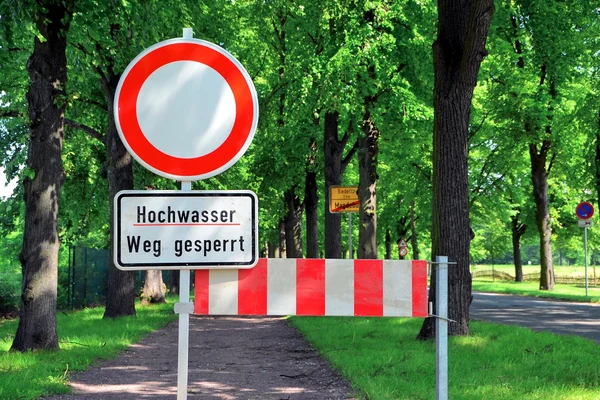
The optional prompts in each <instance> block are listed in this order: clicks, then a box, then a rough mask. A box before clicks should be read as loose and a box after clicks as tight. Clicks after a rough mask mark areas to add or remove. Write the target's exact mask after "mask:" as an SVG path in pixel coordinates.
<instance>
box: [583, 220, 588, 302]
mask: <svg viewBox="0 0 600 400" xmlns="http://www.w3.org/2000/svg"><path fill="white" fill-rule="evenodd" d="M587 230H588V227H587V226H586V227H584V228H583V248H584V252H585V253H584V254H585V255H584V257H585V261H584V265H585V295H586V296H587V295H588V249H587Z"/></svg>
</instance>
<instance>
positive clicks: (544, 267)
mask: <svg viewBox="0 0 600 400" xmlns="http://www.w3.org/2000/svg"><path fill="white" fill-rule="evenodd" d="M550 146H551V142H550V140H548V139H545V140H544V141H543V143H542V146H541V147H540V150H539V152H538V149H537V146H536V145H534V144H530V145H529V158H530V160H531V181H532V183H533V198H534V201H535V209H536V212H535V222H536V225H537V228H538V233H539V237H540V269H541V271H540V290H554V266H553V264H552V244H551V236H552V228H551V227H550V207H549V205H548V174H547V172H546V159H547V156H548V152H549V151H550Z"/></svg>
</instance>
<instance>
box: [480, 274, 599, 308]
mask: <svg viewBox="0 0 600 400" xmlns="http://www.w3.org/2000/svg"><path fill="white" fill-rule="evenodd" d="M473 290H474V291H479V292H493V293H508V294H517V295H521V296H535V297H543V298H552V299H559V300H570V301H580V302H592V303H600V287H588V296H586V295H585V287H582V286H580V285H563V284H558V283H557V284H555V285H554V290H552V291H549V290H540V289H539V283H538V282H499V281H496V282H492V281H491V280H489V279H485V280H484V279H476V280H473Z"/></svg>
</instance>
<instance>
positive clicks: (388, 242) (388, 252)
mask: <svg viewBox="0 0 600 400" xmlns="http://www.w3.org/2000/svg"><path fill="white" fill-rule="evenodd" d="M385 259H386V260H391V259H392V235H391V233H390V229H389V228H388V229H386V230H385Z"/></svg>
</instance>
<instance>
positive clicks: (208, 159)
mask: <svg viewBox="0 0 600 400" xmlns="http://www.w3.org/2000/svg"><path fill="white" fill-rule="evenodd" d="M114 115H115V122H116V125H117V130H118V131H119V135H120V136H121V139H122V140H123V143H124V144H125V147H126V148H127V150H129V152H130V153H131V155H132V156H133V157H134V158H135V159H136V160H137V161H138V162H139V163H140V164H142V165H143V166H144V167H146V168H147V169H149V170H150V171H152V172H154V173H156V174H158V175H161V176H164V177H167V178H171V179H177V180H180V181H195V180H199V179H205V178H209V177H211V176H214V175H217V174H220V173H222V172H223V171H225V170H226V169H228V168H229V167H231V166H232V165H233V164H235V163H236V161H237V160H239V158H240V157H241V156H242V155H243V154H244V153H245V152H246V150H247V149H248V147H249V146H250V143H251V142H252V138H253V137H254V132H255V131H256V127H257V125H258V96H257V94H256V89H255V88H254V84H253V83H252V79H251V78H250V75H249V74H248V72H246V70H245V69H244V67H243V66H242V64H240V62H239V61H238V60H236V59H235V58H234V57H233V56H232V55H231V54H229V53H228V52H227V51H225V50H224V49H222V48H221V47H219V46H217V45H215V44H213V43H210V42H206V41H204V40H198V39H171V40H166V41H164V42H160V43H157V44H155V45H154V46H151V47H149V48H147V49H146V50H144V51H143V52H142V53H140V54H139V55H138V56H137V57H136V58H135V59H134V60H133V61H131V63H129V65H128V66H127V68H126V69H125V72H123V75H122V76H121V79H120V81H119V84H118V86H117V91H116V94H115V102H114Z"/></svg>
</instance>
